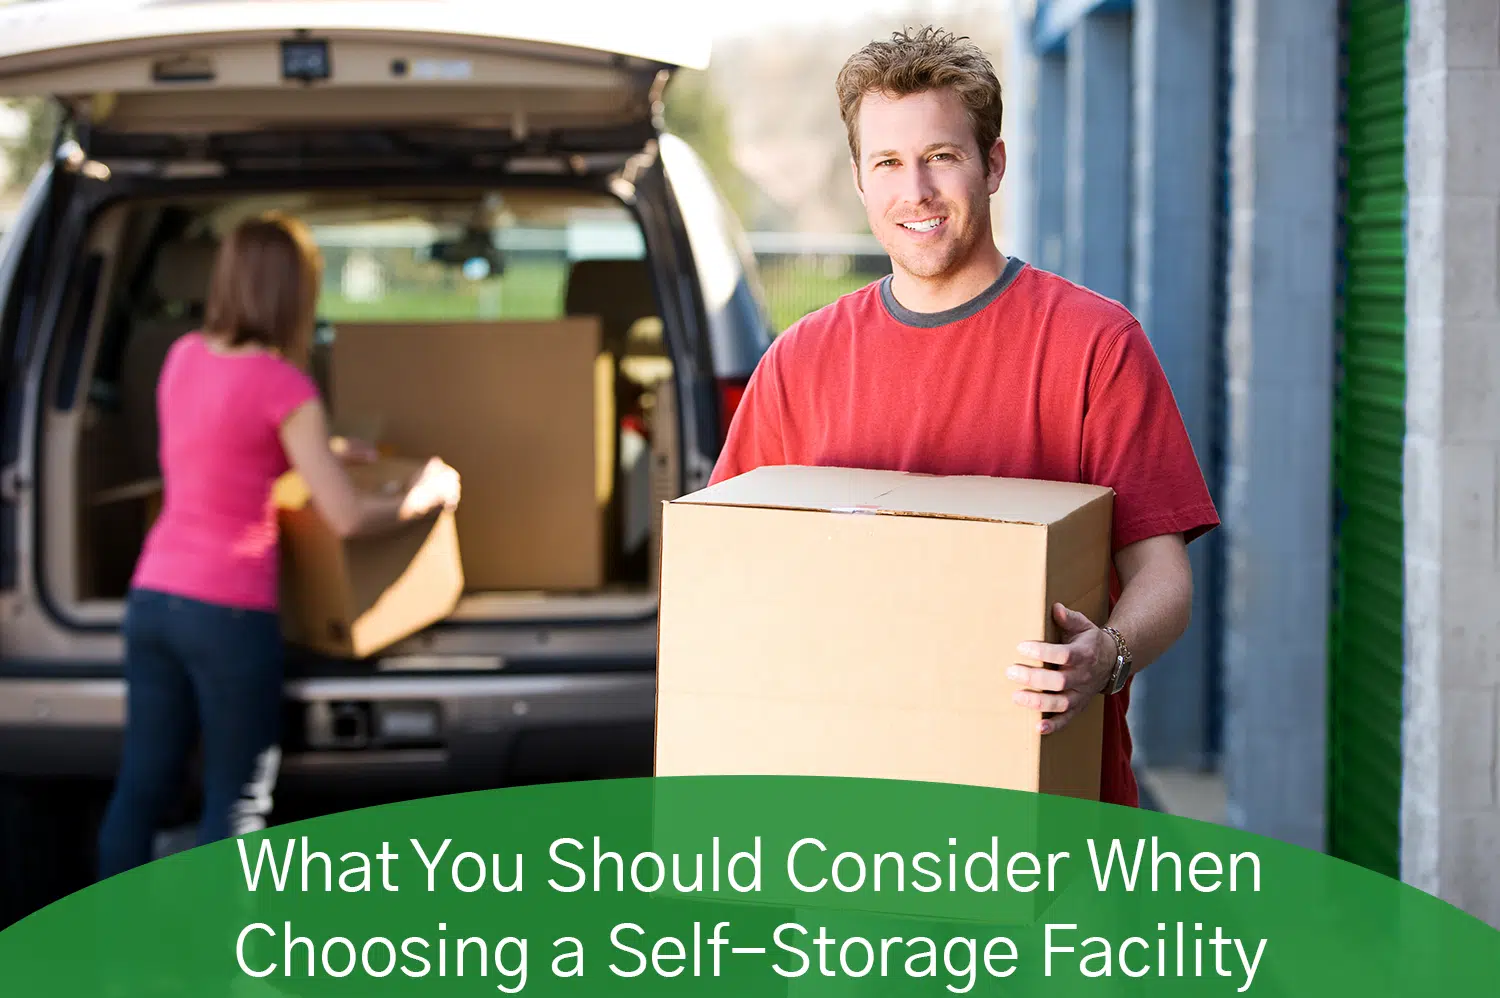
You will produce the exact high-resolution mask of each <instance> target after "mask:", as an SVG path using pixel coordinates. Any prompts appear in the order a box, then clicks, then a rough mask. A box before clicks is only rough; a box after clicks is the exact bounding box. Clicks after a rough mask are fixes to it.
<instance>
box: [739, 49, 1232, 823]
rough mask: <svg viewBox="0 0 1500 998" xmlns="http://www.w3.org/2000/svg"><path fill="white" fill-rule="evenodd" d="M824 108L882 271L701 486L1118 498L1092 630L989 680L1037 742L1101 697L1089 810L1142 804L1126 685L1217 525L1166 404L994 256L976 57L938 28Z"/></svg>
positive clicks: (1095, 310) (762, 396)
mask: <svg viewBox="0 0 1500 998" xmlns="http://www.w3.org/2000/svg"><path fill="white" fill-rule="evenodd" d="M837 92H838V97H839V104H840V112H841V113H842V115H843V118H844V123H845V126H846V128H847V130H848V135H849V148H850V152H851V155H852V163H851V165H852V168H853V174H854V182H855V187H856V189H857V190H858V192H859V197H860V200H861V201H862V202H863V203H864V206H865V212H866V215H867V216H868V219H869V223H870V227H871V231H872V232H873V233H874V234H875V236H876V237H877V238H878V239H879V240H880V242H881V244H882V245H883V246H884V247H885V249H886V251H887V252H888V253H889V254H890V257H891V263H892V274H891V276H890V277H889V278H884V279H882V280H880V281H877V282H875V283H873V284H870V285H868V286H866V287H864V288H862V289H860V290H858V291H855V292H853V293H852V294H849V295H845V296H844V297H842V298H840V299H839V300H838V301H835V302H833V303H832V304H830V305H828V306H826V307H824V308H822V309H819V310H818V311H816V312H813V313H812V314H810V315H808V316H806V317H804V318H803V319H801V320H800V321H798V322H797V323H795V324H794V325H793V326H792V327H791V328H789V329H788V330H787V331H786V332H784V333H783V334H782V335H781V336H780V337H778V338H777V339H776V340H775V341H774V342H773V343H772V346H771V348H770V350H769V352H768V353H767V354H766V356H765V357H764V359H763V360H762V362H761V363H760V365H759V366H758V367H757V369H756V371H755V373H754V375H753V377H752V378H751V380H750V383H749V385H748V387H747V389H746V391H745V394H744V397H743V399H742V400H741V403H740V407H739V409H738V411H737V413H736V415H735V418H734V421H733V423H732V425H731V427H730V431H729V435H728V440H727V442H726V444H725V447H724V451H723V454H722V456H721V457H720V459H719V462H718V464H717V466H716V468H715V469H714V473H713V476H712V481H713V482H719V481H723V480H724V479H726V478H731V477H733V476H735V475H739V474H742V473H744V472H747V471H749V470H751V469H753V468H755V467H758V466H760V465H768V464H797V465H822V466H839V467H858V468H876V469H891V470H898V471H911V472H920V473H926V474H938V475H993V476H998V477H1010V478H1037V479H1050V480H1054V481H1068V482H1087V483H1091V484H1096V485H1105V486H1109V487H1111V488H1113V489H1114V490H1115V506H1114V529H1113V544H1114V565H1115V574H1116V577H1117V586H1116V591H1115V594H1114V595H1115V597H1116V598H1115V599H1114V600H1113V601H1112V607H1111V611H1110V616H1109V621H1108V625H1107V626H1106V627H1103V628H1101V627H1097V626H1095V625H1094V624H1093V623H1092V622H1090V621H1089V620H1088V619H1087V618H1086V617H1084V616H1082V615H1081V614H1078V613H1075V612H1073V611H1070V610H1068V609H1067V608H1065V607H1062V606H1057V607H1054V608H1053V612H1054V614H1055V617H1056V620H1057V622H1058V624H1059V626H1060V634H1061V635H1062V636H1063V638H1064V640H1063V641H1062V642H1061V643H1058V644H1040V643H1038V644H1032V643H1028V644H1024V645H1022V646H1021V647H1020V648H1018V649H1016V653H1017V659H1018V661H1017V662H1015V663H1012V662H997V663H996V666H997V668H998V667H1002V666H1004V667H1006V668H1007V675H1008V676H1010V677H1011V678H1012V679H1014V680H1016V682H1017V684H1018V688H1017V692H1016V693H1015V697H1016V699H1017V701H1018V702H1020V703H1022V704H1024V705H1026V706H1029V707H1032V708H1034V709H1036V710H1037V711H1038V712H1039V715H1038V717H1039V719H1038V724H1039V725H1040V729H1041V731H1042V732H1043V733H1044V734H1045V733H1050V732H1053V731H1057V730H1058V729H1060V728H1061V727H1063V726H1064V725H1066V724H1067V723H1068V722H1069V721H1070V720H1071V719H1072V718H1073V717H1074V716H1076V714H1077V713H1078V711H1079V710H1081V709H1082V708H1083V707H1084V706H1085V705H1086V704H1087V703H1088V702H1089V701H1090V700H1091V699H1092V698H1093V697H1095V696H1099V695H1104V696H1107V697H1108V698H1109V700H1108V703H1107V705H1106V706H1107V709H1106V711H1105V717H1104V759H1103V767H1102V771H1101V774H1100V775H1101V797H1102V798H1103V799H1104V800H1105V801H1109V802H1112V803H1118V804H1128V805H1132V806H1134V805H1137V804H1138V801H1139V798H1138V794H1137V789H1136V783H1135V778H1134V774H1133V772H1132V770H1131V767H1130V754H1131V742H1130V733H1129V730H1128V728H1127V726H1126V721H1125V713H1126V708H1127V706H1128V704H1129V688H1130V687H1129V680H1130V677H1131V675H1132V674H1133V673H1134V672H1138V671H1140V670H1141V669H1142V668H1144V667H1145V666H1146V665H1148V664H1149V663H1151V662H1152V661H1153V660H1155V659H1157V658H1159V657H1160V656H1161V654H1162V653H1163V652H1164V651H1166V650H1167V648H1169V647H1170V646H1171V645H1172V643H1173V642H1175V641H1176V640H1177V639H1178V638H1179V637H1181V636H1182V633H1183V631H1184V630H1185V629H1186V627H1187V624H1188V617H1189V612H1190V608H1191V604H1192V591H1193V580H1192V571H1191V568H1190V565H1189V562H1188V559H1187V553H1186V545H1187V542H1189V541H1191V540H1193V539H1194V538H1196V537H1198V536H1200V535H1201V534H1203V533H1205V532H1207V531H1208V530H1211V529H1212V528H1213V527H1215V526H1217V525H1218V522H1219V520H1218V514H1217V512H1216V510H1215V508H1214V504H1213V501H1212V499H1211V497H1210V495H1209V491H1208V488H1207V485H1206V484H1205V482H1204V480H1203V475H1202V473H1201V471H1200V469H1199V466H1198V462H1197V459H1196V457H1195V456H1194V453H1193V448H1192V445H1191V443H1190V442H1189V440H1188V435H1187V432H1186V430H1185V428H1184V427H1183V423H1182V418H1181V416H1180V414H1179V412H1178V410H1177V405H1176V402H1175V400H1174V399H1173V396H1172V392H1171V389H1170V387H1169V386H1168V384H1167V381H1166V378H1165V376H1164V375H1163V373H1162V370H1161V366H1160V364H1159V363H1158V361H1157V358H1156V355H1155V353H1154V351H1153V350H1152V348H1151V344H1150V342H1149V341H1148V340H1147V338H1146V335H1145V333H1144V332H1143V331H1142V329H1141V327H1140V325H1139V323H1138V322H1137V321H1136V320H1135V318H1134V317H1133V316H1132V315H1131V314H1130V312H1129V311H1128V310H1126V309H1125V308H1124V307H1123V306H1121V305H1120V304H1118V303H1116V302H1114V301H1111V300H1109V299H1107V298H1105V297H1103V296H1101V295H1098V294H1095V293H1094V292H1092V291H1089V290H1086V289H1084V288H1082V287H1079V286H1078V285H1076V284H1073V283H1071V282H1069V281H1066V280H1064V279H1063V278H1061V277H1058V276H1056V275H1053V274H1050V273H1046V272H1044V271H1041V270H1038V269H1037V268H1035V267H1033V266H1031V265H1029V264H1027V263H1025V262H1023V261H1021V260H1019V259H1016V258H1014V257H1009V258H1007V257H1006V256H1005V255H1004V254H1002V253H1001V252H1000V251H999V249H998V248H997V247H996V246H995V242H994V239H993V236H992V234H991V231H992V230H991V227H990V208H989V199H990V196H991V195H993V194H994V193H995V192H996V190H998V189H999V186H1000V178H1001V176H1002V175H1003V174H1004V171H1005V144H1004V142H1003V141H1001V140H1000V138H999V135H1000V119H1001V100H1000V85H999V82H998V81H997V80H996V78H995V74H994V71H993V69H992V68H991V66H990V63H989V61H988V60H987V59H986V58H985V56H984V54H983V53H982V52H981V51H980V50H979V49H977V48H976V47H974V46H973V45H971V44H969V43H968V42H967V41H965V40H962V39H955V38H953V37H952V36H951V35H947V34H944V33H942V32H937V31H934V30H932V29H927V30H925V31H923V32H921V33H919V34H916V35H907V34H897V35H894V36H893V37H892V39H891V40H890V41H889V42H873V43H871V44H870V45H868V46H866V47H865V48H864V49H862V50H860V51H859V52H857V53H856V54H855V55H854V56H852V57H851V58H850V59H849V61H848V62H847V63H846V64H845V66H844V68H843V70H842V71H841V72H840V74H839V78H838V85H837ZM1023 659H1024V660H1030V661H1036V662H1045V663H1050V664H1052V665H1054V666H1058V667H1059V668H1056V669H1047V668H1036V667H1028V666H1026V665H1023V664H1021V662H1020V661H1019V660H1023ZM1043 713H1050V714H1053V715H1055V716H1051V717H1042V716H1041V714H1043Z"/></svg>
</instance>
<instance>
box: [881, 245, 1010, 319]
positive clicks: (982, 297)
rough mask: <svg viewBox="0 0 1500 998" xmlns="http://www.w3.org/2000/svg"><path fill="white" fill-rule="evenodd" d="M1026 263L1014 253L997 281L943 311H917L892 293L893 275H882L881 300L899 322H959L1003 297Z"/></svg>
mask: <svg viewBox="0 0 1500 998" xmlns="http://www.w3.org/2000/svg"><path fill="white" fill-rule="evenodd" d="M1025 266H1026V262H1025V261H1024V260H1022V259H1021V258H1020V257H1014V256H1013V257H1011V258H1010V260H1009V262H1007V263H1006V265H1005V269H1004V270H1002V271H1001V272H1000V276H999V277H997V278H995V283H993V284H991V285H990V286H989V287H987V288H985V289H984V290H983V291H981V292H979V294H977V295H975V296H974V297H973V298H970V299H969V300H968V301H966V302H964V303H963V304H962V305H955V306H953V307H952V308H948V309H944V310H943V311H941V312H913V311H912V310H911V309H909V308H907V307H905V306H904V305H902V304H901V303H900V302H898V301H896V296H895V295H893V294H892V293H891V278H890V276H889V275H887V276H885V277H883V278H881V279H880V300H881V302H882V303H884V305H885V310H886V312H888V313H889V314H890V316H891V318H893V319H895V320H896V321H897V322H900V323H903V324H905V325H908V326H916V327H918V328H921V329H936V328H937V327H938V326H946V325H947V324H948V323H950V322H958V321H959V320H960V319H968V318H970V317H972V316H975V315H978V314H979V313H980V312H981V311H983V309H984V308H985V306H987V305H989V304H990V303H991V302H993V301H994V300H995V299H996V298H999V297H1000V295H1001V294H1002V293H1003V292H1004V291H1005V289H1006V288H1008V287H1010V286H1011V283H1012V282H1013V281H1015V279H1016V275H1017V274H1019V273H1020V272H1021V268H1023V267H1025Z"/></svg>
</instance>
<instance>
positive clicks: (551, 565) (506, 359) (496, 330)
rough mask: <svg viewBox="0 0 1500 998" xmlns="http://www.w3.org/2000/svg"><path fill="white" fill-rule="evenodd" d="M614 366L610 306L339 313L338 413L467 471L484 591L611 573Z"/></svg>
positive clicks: (464, 527) (565, 587) (468, 543)
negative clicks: (371, 318)
mask: <svg viewBox="0 0 1500 998" xmlns="http://www.w3.org/2000/svg"><path fill="white" fill-rule="evenodd" d="M614 379H615V369H614V366H613V363H612V360H611V357H610V355H609V354H608V353H607V352H605V351H604V350H603V347H602V345H601V332H600V323H599V320H598V319H596V318H593V317H574V318H564V319H557V320H552V321H521V320H506V321H495V322H434V323H380V322H375V323H340V324H339V326H338V329H337V333H336V336H335V338H334V341H333V347H332V351H331V356H330V362H329V393H330V395H331V400H330V402H331V408H332V411H333V417H334V422H335V424H336V425H337V426H339V427H340V428H342V429H344V431H345V432H349V433H351V434H355V435H361V436H365V437H367V438H369V437H374V438H376V439H377V440H378V442H380V443H382V444H387V445H389V446H391V447H393V448H395V449H396V450H397V451H398V452H399V453H402V454H436V455H438V456H439V457H441V458H443V460H445V461H447V462H448V463H449V464H451V465H452V466H453V467H454V468H455V469H456V470H457V471H458V473H459V475H460V476H461V478H462V479H463V502H462V503H461V504H460V506H459V510H458V517H457V528H458V537H459V542H460V544H461V545H462V547H463V555H464V573H465V578H466V583H467V586H468V588H469V589H470V590H471V591H485V590H512V591H515V590H535V591H546V590H554V591H570V590H571V591H579V590H590V589H595V588H598V587H600V586H602V585H603V584H604V582H605V577H606V567H607V566H606V550H607V546H608V544H607V533H606V530H607V527H606V525H607V522H608V521H607V511H608V509H609V504H610V500H611V497H612V495H613V488H614V465H615V432H616V426H615V411H614Z"/></svg>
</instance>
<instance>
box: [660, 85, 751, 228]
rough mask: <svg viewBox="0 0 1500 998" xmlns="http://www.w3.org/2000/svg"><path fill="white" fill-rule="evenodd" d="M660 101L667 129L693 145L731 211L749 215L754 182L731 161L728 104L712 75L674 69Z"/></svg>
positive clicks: (744, 215)
mask: <svg viewBox="0 0 1500 998" xmlns="http://www.w3.org/2000/svg"><path fill="white" fill-rule="evenodd" d="M663 103H664V105H665V108H664V118H665V124H666V129H667V131H669V132H671V133H672V134H673V135H676V136H677V137H678V138H680V139H682V140H683V141H684V142H686V143H687V144H688V145H690V146H692V147H693V149H694V151H695V152H697V153H698V155H699V156H700V157H702V159H703V165H704V166H705V167H707V168H708V172H709V174H710V175H711V176H712V177H713V179H714V183H716V184H717V185H718V186H719V190H720V191H722V192H723V194H724V198H725V200H727V201H728V202H729V204H730V206H731V207H733V208H734V211H735V213H736V214H737V215H739V216H740V218H742V219H747V220H748V219H750V218H751V217H752V216H753V215H754V214H755V210H756V206H757V204H756V203H757V201H758V198H757V197H756V193H755V185H754V184H753V183H752V182H751V181H750V178H748V177H747V176H745V174H744V171H742V170H741V169H740V168H739V164H737V163H736V162H735V158H734V136H733V134H732V133H731V131H730V118H729V106H728V105H727V104H725V103H724V101H723V100H721V99H720V98H719V95H718V94H717V93H716V92H715V90H714V83H713V79H712V78H711V77H710V76H709V75H708V74H707V73H705V72H702V71H701V70H696V69H683V70H678V71H677V72H675V73H674V74H673V75H672V82H671V83H670V84H669V85H668V86H667V92H666V95H665V97H664V98H663Z"/></svg>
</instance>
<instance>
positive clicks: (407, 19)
mask: <svg viewBox="0 0 1500 998" xmlns="http://www.w3.org/2000/svg"><path fill="white" fill-rule="evenodd" d="M682 23H683V19H681V18H678V17H672V16H656V15H652V14H650V13H647V12H644V11H642V10H641V9H640V8H639V7H638V6H635V5H613V6H611V7H607V8H601V9H599V10H595V11H590V12H589V14H588V15H587V16H580V14H579V13H577V12H574V11H571V10H569V9H568V8H567V7H566V5H563V4H530V5H527V4H510V3H504V4H502V3H498V2H495V0H481V2H477V3H475V2H468V0H405V2H403V0H375V2H368V3H349V2H347V0H344V2H318V0H311V2H298V3H286V2H284V0H283V2H277V0H204V2H196V0H103V2H97V0H96V2H83V0H39V2H32V3H24V4H16V5H12V6H8V7H5V8H3V9H0V91H3V92H5V93H9V94H12V95H40V96H49V97H53V98H55V99H57V100H59V101H60V102H61V103H62V104H63V105H64V107H65V108H66V109H67V111H68V113H69V115H70V117H71V120H72V122H73V124H74V127H75V129H76V130H77V133H78V137H79V139H80V143H81V145H82V146H83V147H84V150H85V151H86V152H87V153H88V155H90V156H92V157H94V158H96V159H109V158H118V157H124V158H130V157H136V156H138V157H142V158H147V159H151V160H155V161H161V160H164V159H166V160H170V159H183V158H189V159H191V158H225V157H229V158H232V157H233V156H234V154H235V153H237V152H238V153H240V154H248V153H252V152H254V151H256V150H264V149H265V148H266V139H268V138H270V137H273V136H285V137H288V138H292V139H301V140H302V141H303V142H304V143H316V142H317V141H318V140H319V139H320V138H322V139H326V138H327V137H328V136H329V134H330V133H332V134H345V133H347V132H349V131H350V130H357V131H360V132H363V133H365V134H370V133H377V134H379V133H384V134H388V135H393V136H395V135H399V136H403V137H404V138H405V140H406V141H414V142H420V141H421V136H422V135H424V134H427V133H431V132H434V131H436V132H440V133H443V134H445V135H447V136H449V137H450V138H451V135H452V134H453V133H469V134H472V135H473V136H474V137H475V139H476V141H478V140H481V138H482V141H483V142H485V143H487V144H489V145H492V146H511V147H515V148H519V149H522V150H535V151H546V152H558V151H563V152H577V153H586V152H588V151H590V150H591V149H603V148H610V149H615V150H618V149H621V148H629V147H634V148H639V146H640V144H641V143H643V142H644V141H646V140H647V139H648V138H649V137H650V136H651V135H652V134H653V132H654V126H655V124H656V121H655V118H656V114H657V110H658V108H659V106H660V96H661V91H662V88H663V87H664V86H665V84H666V82H667V80H668V78H669V76H670V73H671V72H672V71H673V70H674V69H676V68H678V67H689V68H702V67H703V66H705V65H706V64H707V58H708V46H707V44H706V42H703V41H701V40H698V39H696V38H693V37H691V36H690V35H689V33H687V32H684V31H682V30H681V28H680V26H681V24H682ZM511 151H512V152H514V151H515V149H511Z"/></svg>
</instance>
